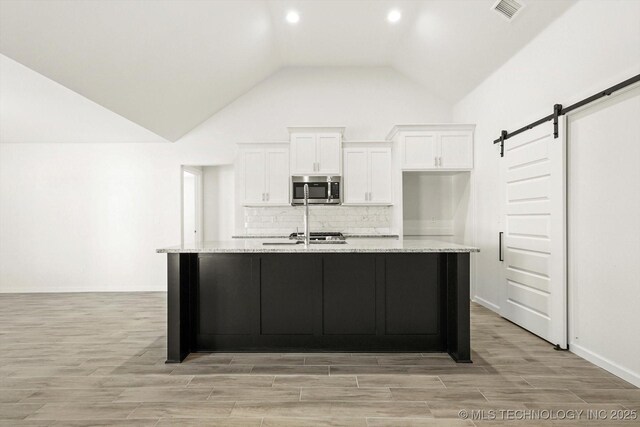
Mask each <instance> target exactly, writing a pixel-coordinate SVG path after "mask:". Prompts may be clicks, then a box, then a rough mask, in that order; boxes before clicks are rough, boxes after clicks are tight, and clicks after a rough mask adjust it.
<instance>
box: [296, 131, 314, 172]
mask: <svg viewBox="0 0 640 427" xmlns="http://www.w3.org/2000/svg"><path fill="white" fill-rule="evenodd" d="M315 169H316V135H315V134H312V133H299V134H294V135H291V174H292V175H310V174H314V173H316V170H315Z"/></svg>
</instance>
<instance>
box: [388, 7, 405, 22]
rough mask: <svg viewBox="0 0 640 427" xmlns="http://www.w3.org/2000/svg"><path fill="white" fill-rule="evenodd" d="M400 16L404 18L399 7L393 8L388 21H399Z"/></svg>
mask: <svg viewBox="0 0 640 427" xmlns="http://www.w3.org/2000/svg"><path fill="white" fill-rule="evenodd" d="M400 18H402V13H400V11H399V10H398V9H393V10H391V11H390V12H389V14H388V15H387V21H389V22H391V23H392V24H395V23H396V22H398V21H399V20H400Z"/></svg>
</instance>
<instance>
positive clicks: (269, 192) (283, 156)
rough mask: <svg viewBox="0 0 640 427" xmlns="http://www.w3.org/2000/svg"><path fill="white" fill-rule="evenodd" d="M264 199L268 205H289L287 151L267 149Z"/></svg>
mask: <svg viewBox="0 0 640 427" xmlns="http://www.w3.org/2000/svg"><path fill="white" fill-rule="evenodd" d="M266 162H267V173H266V175H267V180H266V190H265V191H266V199H267V203H268V204H288V203H289V151H288V150H286V149H267V151H266Z"/></svg>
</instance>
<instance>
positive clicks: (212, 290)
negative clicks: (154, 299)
mask: <svg viewBox="0 0 640 427" xmlns="http://www.w3.org/2000/svg"><path fill="white" fill-rule="evenodd" d="M264 243H286V239H266V240H262V239H237V240H230V241H219V242H205V243H200V244H197V245H195V246H192V247H189V246H180V247H171V248H164V249H158V251H157V252H159V253H166V254H167V261H168V330H167V340H168V349H167V362H174V363H179V362H181V361H182V360H184V358H185V357H186V356H187V355H188V354H189V353H191V352H216V351H224V352H230V351H231V352H243V351H246V352H287V351H295V352H305V351H313V352H318V351H331V352H339V351H345V352H387V351H388V352H393V351H401V352H413V351H415V352H448V353H449V354H450V355H451V357H452V358H453V359H454V360H456V361H457V362H470V361H471V359H470V357H471V351H470V335H469V265H470V262H469V261H470V260H469V258H470V253H471V252H477V251H478V249H476V248H473V247H468V246H461V245H457V244H452V243H446V242H440V241H433V240H407V239H388V238H387V239H383V238H378V239H377V238H352V239H348V241H347V243H346V244H326V243H325V244H312V245H309V246H308V247H305V246H304V245H303V244H297V245H289V244H278V245H265V244H264Z"/></svg>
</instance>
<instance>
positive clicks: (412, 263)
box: [385, 254, 442, 335]
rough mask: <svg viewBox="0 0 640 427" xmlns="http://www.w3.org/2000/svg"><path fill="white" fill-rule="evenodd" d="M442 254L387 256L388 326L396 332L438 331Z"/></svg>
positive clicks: (387, 330) (420, 332)
mask: <svg viewBox="0 0 640 427" xmlns="http://www.w3.org/2000/svg"><path fill="white" fill-rule="evenodd" d="M439 256H440V255H439V254H393V255H390V256H388V257H387V259H386V275H385V278H386V282H385V329H386V333H387V334H389V335H394V334H399V335H402V334H425V335H426V334H438V333H439V332H440V307H441V306H442V304H441V295H440V292H439V290H438V283H439V277H438V274H439V269H438V260H439Z"/></svg>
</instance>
